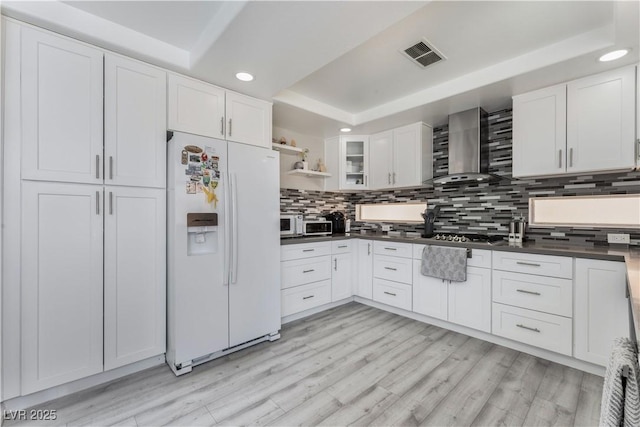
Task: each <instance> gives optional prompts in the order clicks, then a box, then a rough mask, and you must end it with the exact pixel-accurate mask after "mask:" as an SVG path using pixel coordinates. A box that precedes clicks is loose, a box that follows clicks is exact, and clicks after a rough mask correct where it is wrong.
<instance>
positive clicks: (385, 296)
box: [373, 278, 411, 311]
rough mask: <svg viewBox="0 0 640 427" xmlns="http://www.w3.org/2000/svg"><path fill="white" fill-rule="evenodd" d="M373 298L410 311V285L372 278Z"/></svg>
mask: <svg viewBox="0 0 640 427" xmlns="http://www.w3.org/2000/svg"><path fill="white" fill-rule="evenodd" d="M373 300H374V301H377V302H381V303H383V304H387V305H392V306H394V307H398V308H402V309H403V310H408V311H411V285H405V284H403V283H396V282H390V281H388V280H383V279H376V278H374V279H373Z"/></svg>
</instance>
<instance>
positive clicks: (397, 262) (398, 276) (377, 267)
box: [373, 255, 413, 285]
mask: <svg viewBox="0 0 640 427" xmlns="http://www.w3.org/2000/svg"><path fill="white" fill-rule="evenodd" d="M412 263H413V260H411V259H409V258H398V257H393V256H386V255H374V256H373V277H377V278H379V279H385V280H392V281H394V282H401V283H406V284H408V285H411V282H412V277H413V272H412V271H411V270H412V268H411V267H412Z"/></svg>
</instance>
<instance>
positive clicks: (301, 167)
mask: <svg viewBox="0 0 640 427" xmlns="http://www.w3.org/2000/svg"><path fill="white" fill-rule="evenodd" d="M303 163H304V162H300V161H298V162H295V163H294V164H293V168H294V169H304V165H303Z"/></svg>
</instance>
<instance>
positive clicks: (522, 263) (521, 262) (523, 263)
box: [516, 261, 540, 267]
mask: <svg viewBox="0 0 640 427" xmlns="http://www.w3.org/2000/svg"><path fill="white" fill-rule="evenodd" d="M516 264H518V265H528V266H529V267H540V264H536V263H535V262H524V261H516Z"/></svg>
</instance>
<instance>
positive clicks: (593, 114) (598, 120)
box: [567, 67, 636, 172]
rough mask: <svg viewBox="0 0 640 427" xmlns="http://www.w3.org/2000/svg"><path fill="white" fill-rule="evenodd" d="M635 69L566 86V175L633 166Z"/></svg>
mask: <svg viewBox="0 0 640 427" xmlns="http://www.w3.org/2000/svg"><path fill="white" fill-rule="evenodd" d="M635 102H636V100H635V67H626V68H621V69H617V70H613V71H609V72H606V73H602V74H598V75H595V76H590V77H585V78H583V79H580V80H576V81H573V82H570V83H569V84H568V85H567V149H568V153H567V155H568V161H567V171H568V172H591V171H609V170H619V169H633V168H634V167H635V116H636V114H635Z"/></svg>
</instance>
